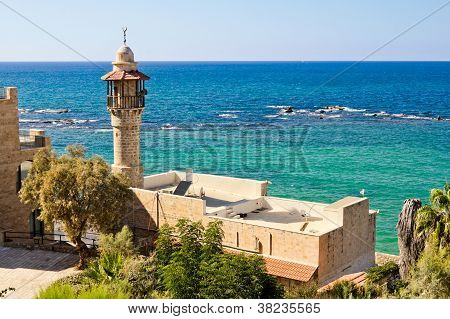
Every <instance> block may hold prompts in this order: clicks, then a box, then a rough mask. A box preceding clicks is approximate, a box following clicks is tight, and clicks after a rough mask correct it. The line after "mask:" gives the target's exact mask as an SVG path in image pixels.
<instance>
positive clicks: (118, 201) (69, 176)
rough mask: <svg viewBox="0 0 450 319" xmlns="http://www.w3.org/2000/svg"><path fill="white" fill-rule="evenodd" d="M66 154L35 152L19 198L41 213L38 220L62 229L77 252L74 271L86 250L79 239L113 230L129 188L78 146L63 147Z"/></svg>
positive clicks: (122, 180)
mask: <svg viewBox="0 0 450 319" xmlns="http://www.w3.org/2000/svg"><path fill="white" fill-rule="evenodd" d="M67 152H68V153H67V154H64V155H62V156H60V157H58V156H57V155H56V154H55V153H54V152H52V151H50V150H43V151H40V152H38V153H37V154H36V156H35V158H34V161H33V165H32V167H31V169H30V172H29V174H28V176H27V178H26V179H25V181H24V183H23V187H22V189H21V191H20V195H19V196H20V199H21V201H22V202H23V203H25V204H28V205H31V206H32V207H34V208H36V209H37V208H38V209H40V210H41V215H40V219H41V220H43V221H44V222H46V223H49V224H53V223H55V222H58V223H60V224H61V225H62V227H63V230H64V232H65V233H66V234H67V236H68V238H69V239H70V240H71V241H72V242H73V243H74V244H75V246H76V247H77V249H78V251H79V254H80V263H79V268H84V267H85V266H86V258H87V257H88V254H89V251H88V248H87V246H86V244H85V243H84V242H83V236H84V235H85V234H86V232H87V231H88V230H94V231H100V232H104V231H107V230H108V229H110V228H111V227H112V226H114V225H115V223H116V222H117V221H118V217H119V214H120V213H121V212H122V211H123V210H124V209H125V207H126V205H127V201H128V199H129V198H130V196H131V190H130V189H129V184H128V181H127V180H126V179H125V178H124V177H123V176H122V175H115V174H113V173H112V172H111V169H110V167H109V165H108V164H107V163H106V162H105V161H104V160H103V159H102V158H100V157H99V156H93V157H92V158H87V157H86V156H85V149H84V148H83V147H80V146H69V147H68V148H67Z"/></svg>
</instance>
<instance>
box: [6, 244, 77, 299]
mask: <svg viewBox="0 0 450 319" xmlns="http://www.w3.org/2000/svg"><path fill="white" fill-rule="evenodd" d="M77 262H78V256H77V255H73V254H65V253H57V252H53V251H43V250H27V249H21V248H9V247H0V290H3V289H5V288H8V287H13V288H15V289H16V290H15V291H14V292H10V293H8V295H7V297H6V298H14V299H18V298H26V299H30V298H34V296H35V295H36V294H37V293H38V292H39V290H40V289H41V288H43V287H45V286H47V285H49V284H50V283H51V282H53V281H55V280H57V279H59V278H62V277H65V276H68V275H70V274H73V273H75V272H76V270H75V269H74V268H73V267H74V266H75V265H76V263H77Z"/></svg>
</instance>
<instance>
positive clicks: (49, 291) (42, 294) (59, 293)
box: [37, 282, 75, 299]
mask: <svg viewBox="0 0 450 319" xmlns="http://www.w3.org/2000/svg"><path fill="white" fill-rule="evenodd" d="M37 299H75V292H74V290H73V287H72V286H71V285H69V284H62V283H59V282H56V283H53V284H51V285H50V286H48V287H47V288H46V289H41V290H40V291H39V293H38V295H37Z"/></svg>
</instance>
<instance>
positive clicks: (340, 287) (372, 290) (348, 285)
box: [319, 280, 379, 299]
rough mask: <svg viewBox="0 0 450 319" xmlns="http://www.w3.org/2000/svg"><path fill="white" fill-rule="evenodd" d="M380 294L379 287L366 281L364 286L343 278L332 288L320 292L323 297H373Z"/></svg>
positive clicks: (320, 296)
mask: <svg viewBox="0 0 450 319" xmlns="http://www.w3.org/2000/svg"><path fill="white" fill-rule="evenodd" d="M378 295H379V290H378V287H376V286H375V285H373V284H371V283H370V282H368V283H366V285H364V286H357V285H356V284H355V283H354V282H352V281H348V280H342V281H338V282H336V283H335V284H334V285H333V286H332V287H331V288H330V289H328V290H326V291H324V292H321V293H319V298H322V299H371V298H375V297H377V296H378Z"/></svg>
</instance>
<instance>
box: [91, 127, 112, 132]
mask: <svg viewBox="0 0 450 319" xmlns="http://www.w3.org/2000/svg"><path fill="white" fill-rule="evenodd" d="M112 131H113V129H112V128H99V129H96V130H95V131H94V132H95V133H103V132H112Z"/></svg>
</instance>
